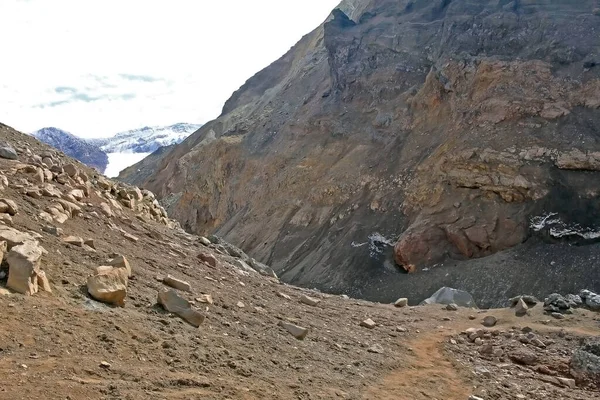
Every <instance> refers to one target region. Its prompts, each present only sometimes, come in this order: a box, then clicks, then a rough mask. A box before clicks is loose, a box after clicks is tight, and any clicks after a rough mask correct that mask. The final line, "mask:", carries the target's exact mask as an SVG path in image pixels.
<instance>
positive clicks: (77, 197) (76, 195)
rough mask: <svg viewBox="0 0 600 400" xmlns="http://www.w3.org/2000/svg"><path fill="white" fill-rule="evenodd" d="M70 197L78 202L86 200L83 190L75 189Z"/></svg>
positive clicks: (70, 193)
mask: <svg viewBox="0 0 600 400" xmlns="http://www.w3.org/2000/svg"><path fill="white" fill-rule="evenodd" d="M69 195H71V196H73V198H74V199H75V200H77V201H81V200H83V199H84V198H85V193H84V192H83V190H81V189H73V190H71V191H70V192H69Z"/></svg>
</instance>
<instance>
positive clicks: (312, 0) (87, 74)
mask: <svg viewBox="0 0 600 400" xmlns="http://www.w3.org/2000/svg"><path fill="white" fill-rule="evenodd" d="M339 1H340V0H302V1H294V2H292V1H289V0H252V1H251V0H218V1H207V0H52V1H49V0H0V16H2V20H1V21H0V38H1V39H0V40H1V43H2V59H1V60H0V122H3V123H5V124H7V125H10V126H12V127H14V128H16V129H18V130H21V131H24V132H32V131H34V130H37V129H39V128H42V127H45V126H55V127H58V128H62V129H65V130H68V131H70V132H72V133H74V134H76V135H78V136H84V137H102V136H111V135H113V134H114V133H116V132H119V131H123V130H128V129H134V128H138V127H142V126H146V125H167V124H172V123H176V122H192V123H199V122H207V121H209V120H211V119H214V118H216V117H217V116H218V115H219V114H220V111H221V108H222V106H223V103H224V102H225V100H227V98H229V96H230V95H231V93H232V92H233V91H235V90H236V89H238V88H239V87H240V86H241V85H242V84H243V83H244V82H245V81H246V80H247V79H248V78H250V77H251V76H252V75H254V74H255V73H256V72H258V71H259V70H261V69H262V68H264V67H266V66H267V65H269V64H270V63H271V62H273V61H275V60H276V59H277V58H279V57H280V56H281V55H283V54H284V53H285V52H286V51H287V50H288V49H289V48H290V47H291V46H293V45H294V44H295V43H296V42H297V41H298V40H300V38H301V37H302V36H303V35H305V34H307V33H308V32H310V31H311V30H312V29H314V28H316V27H317V26H318V25H319V24H320V23H321V22H323V21H324V20H325V19H326V18H327V16H328V14H329V12H330V11H331V10H332V9H333V8H334V7H335V6H336V5H337V4H338V3H339Z"/></svg>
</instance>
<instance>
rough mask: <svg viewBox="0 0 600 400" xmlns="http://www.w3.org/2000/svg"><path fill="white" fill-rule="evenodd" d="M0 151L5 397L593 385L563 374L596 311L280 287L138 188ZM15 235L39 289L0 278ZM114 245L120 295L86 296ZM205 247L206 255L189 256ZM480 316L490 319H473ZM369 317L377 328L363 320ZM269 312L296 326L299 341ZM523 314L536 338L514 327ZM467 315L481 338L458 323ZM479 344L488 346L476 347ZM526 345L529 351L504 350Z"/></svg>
mask: <svg viewBox="0 0 600 400" xmlns="http://www.w3.org/2000/svg"><path fill="white" fill-rule="evenodd" d="M11 149H14V150H16V151H11ZM7 152H8V153H7ZM9 153H10V154H9ZM0 154H3V155H6V154H9V155H10V157H11V158H14V157H15V156H16V159H3V158H0V172H1V175H2V176H0V182H1V184H2V188H1V196H0V197H1V199H0V206H2V208H3V210H4V209H7V207H6V205H7V204H10V205H11V207H10V209H7V211H9V212H10V214H13V215H12V216H10V215H9V216H10V218H9V217H7V215H8V214H0V217H1V218H0V220H1V221H2V222H0V236H1V237H2V238H3V239H6V240H7V241H8V242H9V243H8V249H7V250H8V254H5V255H4V257H3V262H2V265H1V267H0V310H1V316H2V319H1V324H0V376H2V385H0V399H2V400H4V399H6V400H9V399H11V400H12V399H39V398H44V399H63V400H64V399H73V400H74V399H147V398H152V399H201V398H210V399H334V398H342V399H343V398H345V399H392V398H393V399H407V400H408V399H411V400H412V399H432V398H438V399H442V398H443V399H467V398H468V397H469V396H470V395H472V394H476V395H478V396H483V398H485V399H486V400H487V399H516V398H528V399H547V398H556V399H558V398H560V399H578V400H584V399H592V398H600V394H599V392H598V391H597V389H596V388H594V387H593V386H590V383H589V382H587V381H585V380H582V381H577V384H575V383H574V382H575V381H574V380H572V376H571V372H570V367H569V363H570V361H569V359H570V355H571V353H573V352H574V351H576V350H577V348H578V347H579V346H580V341H589V340H591V338H590V335H594V334H596V333H597V331H598V321H597V320H594V318H596V319H597V316H598V314H597V313H591V312H590V311H587V310H583V309H581V310H579V309H578V310H576V312H575V314H571V315H566V316H565V319H561V320H558V319H552V318H551V317H549V316H547V315H544V314H543V312H542V309H541V306H537V307H534V308H533V309H531V310H530V314H529V315H527V316H525V317H522V318H519V319H517V318H516V317H515V316H514V312H513V311H512V310H508V309H503V310H489V311H483V312H477V310H471V309H462V308H461V309H458V310H457V311H447V310H446V309H445V308H444V307H442V306H441V305H432V306H423V307H408V306H406V307H404V308H395V307H394V306H392V305H386V304H377V303H371V302H367V301H363V300H355V299H351V298H348V297H347V296H346V297H344V296H332V295H326V294H323V293H319V292H316V291H310V290H307V289H300V288H296V287H293V286H288V285H286V284H282V283H280V282H279V281H278V280H277V279H276V278H274V277H272V276H264V275H261V274H259V273H257V272H254V271H253V270H251V269H250V268H248V267H247V266H244V264H243V263H240V258H239V257H243V254H240V253H239V252H235V251H231V252H232V253H234V254H235V255H232V254H229V253H228V251H227V250H226V249H225V247H224V246H223V245H215V244H211V243H210V242H209V241H207V240H206V239H205V238H201V237H198V236H194V235H190V234H187V233H185V232H184V231H183V230H182V229H181V228H179V227H178V225H177V223H174V222H173V221H171V220H169V219H167V218H166V217H165V216H164V214H163V213H162V212H158V211H157V210H161V209H160V206H157V205H156V203H154V202H150V201H147V199H149V198H151V194H150V193H149V192H143V193H142V195H143V196H142V197H141V199H140V196H137V197H135V196H136V195H135V194H136V193H137V189H136V188H133V187H130V186H126V185H123V184H121V183H116V182H112V181H110V180H108V179H106V178H104V177H102V176H98V175H94V171H92V170H90V169H88V168H87V167H85V166H84V165H83V164H79V163H77V162H76V161H74V160H72V159H69V158H67V157H65V156H64V155H62V154H61V153H58V152H56V151H54V150H51V149H50V148H48V147H47V146H45V145H43V144H42V143H40V142H38V141H36V140H35V139H34V138H32V137H30V136H27V135H23V134H21V133H19V132H16V131H14V130H12V129H11V128H9V127H7V126H5V125H0ZM42 155H43V156H44V157H43V159H44V160H46V161H45V162H44V163H41V162H40V159H42ZM50 160H51V161H52V164H53V166H52V170H49V169H48V168H46V167H47V164H46V163H49V162H50ZM40 171H41V172H42V173H41V175H40V174H39V172H40ZM5 178H6V179H5ZM82 182H83V183H82ZM77 187H80V188H81V189H77ZM77 190H80V191H81V192H82V193H83V195H82V196H81V193H79V192H76V191H77ZM37 191H39V192H41V193H42V195H41V196H38V195H36V194H35V192H37ZM57 193H58V195H57ZM126 195H129V197H127V196H126ZM55 196H58V197H55ZM58 204H61V206H60V207H59V206H58ZM52 208H54V209H57V208H60V209H63V211H65V213H63V212H60V213H58V212H51V211H49V210H51V209H52ZM65 208H67V209H68V210H67V209H65ZM67 211H68V213H67ZM67 214H68V215H67ZM65 216H66V218H65ZM77 238H81V239H83V240H84V241H85V243H86V244H82V243H81V241H78V240H77ZM89 239H92V240H91V241H90V240H89ZM20 241H25V242H31V241H33V242H34V243H36V244H35V246H42V247H43V248H44V249H45V251H44V254H42V255H41V263H40V268H41V270H43V272H44V274H45V276H46V277H47V279H48V283H47V285H45V286H44V287H45V288H48V289H49V290H50V291H51V292H48V291H43V290H41V289H42V288H40V291H39V292H38V293H36V294H33V295H31V296H27V295H24V294H20V293H17V292H15V291H13V290H10V289H7V288H6V286H7V285H8V282H10V280H11V277H12V275H11V274H12V273H13V267H14V266H13V262H14V260H15V259H14V257H13V256H12V255H11V254H12V253H14V252H15V251H16V250H15V249H16V248H18V247H19V246H18V243H19V242H20ZM0 247H2V246H0ZM40 254H41V253H40ZM117 255H123V256H125V257H126V259H127V260H128V262H129V264H130V266H131V269H132V276H131V277H130V278H129V282H128V286H127V297H126V299H125V302H124V306H123V307H113V306H110V305H107V304H104V303H101V302H98V301H95V300H94V299H93V298H91V297H90V295H89V294H88V289H87V287H86V282H87V280H88V277H89V276H90V275H93V274H94V273H95V272H94V271H95V269H96V267H98V266H100V265H106V263H107V262H108V260H109V258H113V257H115V256H117ZM198 255H202V256H201V258H199V257H197V256H198ZM211 256H212V257H214V261H216V263H215V265H214V266H212V265H210V263H206V262H203V261H201V260H211V259H213V258H212V257H211ZM38 274H41V273H40V272H39V271H38ZM7 275H8V276H7ZM167 275H170V276H172V277H174V278H176V279H179V280H183V281H187V282H188V284H189V286H190V289H189V291H180V290H177V291H176V292H177V293H178V295H179V296H181V297H182V298H184V299H186V300H187V301H189V302H191V303H192V304H193V306H194V307H196V308H197V309H198V311H199V312H201V313H202V314H203V315H204V317H205V319H204V321H203V323H202V324H200V326H199V327H194V326H192V325H190V324H188V323H186V322H184V321H183V320H182V319H180V318H178V317H177V316H176V315H175V314H171V313H169V312H167V311H165V310H164V309H163V307H162V306H159V305H158V304H157V295H158V293H160V292H163V291H164V290H166V289H168V287H167V286H166V285H165V283H163V282H164V281H163V278H164V277H166V276H167ZM7 278H8V282H7ZM205 295H210V296H211V298H212V299H211V300H210V301H208V299H207V298H206V297H205ZM307 295H308V296H310V298H309V299H307V298H305V296H307ZM311 299H312V300H311ZM316 301H318V302H317V303H316V304H315V302H316ZM307 303H309V304H307ZM310 304H313V305H310ZM489 315H493V316H495V317H496V318H497V319H498V322H497V325H496V326H495V327H494V328H489V329H484V328H482V327H481V325H480V322H481V321H480V319H482V318H484V317H485V316H489ZM366 319H371V320H372V321H373V322H374V323H373V325H374V326H371V328H369V327H365V326H362V325H365V323H364V321H365V320H366ZM281 321H284V322H287V323H291V324H294V325H299V326H302V327H305V328H307V329H308V333H307V335H306V337H305V338H304V340H297V339H296V338H295V337H294V336H292V335H291V334H290V333H288V332H287V331H286V330H285V329H284V328H283V327H281V326H280V323H281ZM525 326H527V327H528V328H527V330H526V331H527V332H529V331H530V330H531V329H532V330H533V332H530V334H532V335H533V337H535V338H538V339H539V340H543V341H544V342H545V345H544V346H545V347H544V348H541V347H538V345H534V344H533V343H534V342H531V343H529V344H524V343H521V342H520V341H518V340H517V339H518V338H519V337H520V335H521V329H522V328H523V329H525ZM470 327H473V328H475V331H476V332H477V333H476V334H477V335H481V337H480V338H479V337H478V340H481V341H482V343H483V344H482V343H478V342H471V341H470V340H466V336H465V335H463V334H461V332H462V331H463V330H465V329H466V328H470ZM479 328H481V329H479ZM486 344H490V345H492V346H493V348H494V351H495V352H494V354H493V356H492V355H487V353H484V352H483V351H481V350H480V349H482V348H484V347H485V345H486ZM523 349H525V350H527V351H528V352H530V353H533V354H534V356H535V357H536V362H535V364H532V365H520V364H518V363H517V362H513V361H512V360H513V359H515V360H516V359H517V358H515V354H517V353H518V352H517V351H521V352H522V351H524V350H523ZM515 352H517V353H515ZM513 353H515V354H513ZM518 354H520V353H518ZM474 371H475V372H474ZM492 373H493V374H494V375H493V376H492V375H491V374H492ZM561 379H562V380H561ZM521 396H523V397H521Z"/></svg>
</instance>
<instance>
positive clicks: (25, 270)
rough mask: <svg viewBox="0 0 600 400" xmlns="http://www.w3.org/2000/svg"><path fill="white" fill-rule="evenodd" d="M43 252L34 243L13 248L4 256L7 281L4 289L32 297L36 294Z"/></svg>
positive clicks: (29, 242)
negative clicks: (6, 266)
mask: <svg viewBox="0 0 600 400" xmlns="http://www.w3.org/2000/svg"><path fill="white" fill-rule="evenodd" d="M42 254H43V250H42V248H41V247H40V246H39V245H38V243H37V242H34V241H26V242H24V243H23V244H20V245H17V246H14V247H12V248H11V250H10V251H9V253H8V255H7V256H6V261H7V263H8V281H7V283H6V287H7V288H9V289H12V290H14V291H15V292H18V293H21V294H26V295H33V294H35V293H37V292H38V279H37V277H38V274H39V273H40V261H41V258H42Z"/></svg>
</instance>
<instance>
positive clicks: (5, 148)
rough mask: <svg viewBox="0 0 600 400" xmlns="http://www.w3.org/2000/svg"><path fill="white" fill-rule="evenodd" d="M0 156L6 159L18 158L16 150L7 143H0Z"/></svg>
mask: <svg viewBox="0 0 600 400" xmlns="http://www.w3.org/2000/svg"><path fill="white" fill-rule="evenodd" d="M0 157H2V158H6V159H7V160H16V159H18V158H19V156H18V155H17V152H16V150H15V149H14V148H13V147H12V146H11V145H9V144H6V143H2V144H0Z"/></svg>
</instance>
